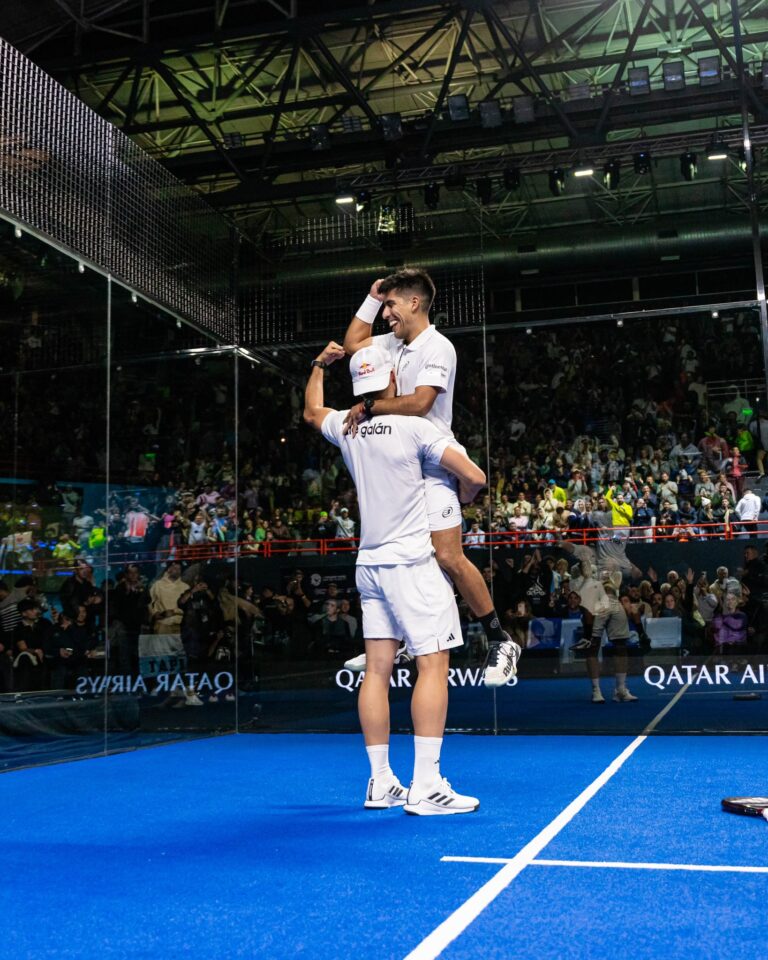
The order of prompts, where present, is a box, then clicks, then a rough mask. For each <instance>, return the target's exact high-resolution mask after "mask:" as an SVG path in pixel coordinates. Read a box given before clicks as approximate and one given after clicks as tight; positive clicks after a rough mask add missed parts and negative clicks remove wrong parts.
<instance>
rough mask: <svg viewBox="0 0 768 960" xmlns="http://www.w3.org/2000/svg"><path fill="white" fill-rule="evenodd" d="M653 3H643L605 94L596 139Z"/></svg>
mask: <svg viewBox="0 0 768 960" xmlns="http://www.w3.org/2000/svg"><path fill="white" fill-rule="evenodd" d="M652 2H653V0H645V2H644V3H643V6H642V9H641V10H640V13H639V14H638V17H637V21H636V23H635V28H634V30H633V31H632V35H631V36H630V38H629V40H628V42H627V49H626V50H625V51H624V56H623V57H622V58H621V62H620V63H619V66H618V67H617V68H616V73H615V74H614V76H613V81H612V83H611V87H610V89H609V90H607V91H606V93H605V102H604V104H603V109H602V112H601V114H600V119H599V120H598V121H597V126H596V127H595V138H596V139H599V138H600V137H601V136H602V133H603V128H604V126H605V121H606V120H607V119H608V111H609V110H610V109H611V101H612V100H613V95H614V94H615V93H616V91H617V90H618V88H619V84H620V83H621V81H622V79H623V77H624V71H625V69H626V67H627V64H628V63H629V61H630V60H631V59H632V54H633V53H634V52H635V45H636V44H637V41H638V38H639V37H640V33H641V31H642V29H643V27H644V26H645V20H646V17H647V15H648V10H649V8H650V6H651V3H652Z"/></svg>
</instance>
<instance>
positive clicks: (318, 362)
mask: <svg viewBox="0 0 768 960" xmlns="http://www.w3.org/2000/svg"><path fill="white" fill-rule="evenodd" d="M343 356H344V348H343V347H340V346H339V344H338V343H336V342H335V341H333V340H331V342H330V343H329V344H328V346H327V347H326V348H325V349H324V350H323V351H322V352H321V353H320V354H319V355H318V356H317V357H316V358H315V359H314V360H313V361H312V372H311V373H310V375H309V380H307V385H306V387H305V388H304V422H305V423H308V424H309V425H310V426H312V427H314V428H315V430H319V429H320V428H321V427H322V425H323V420H325V418H326V417H327V416H328V414H329V413H331V412H332V411H331V407H326V406H325V405H324V390H323V374H324V372H325V368H326V367H328V366H330V365H331V364H332V363H333V362H334V361H335V360H340V359H341V358H342V357H343Z"/></svg>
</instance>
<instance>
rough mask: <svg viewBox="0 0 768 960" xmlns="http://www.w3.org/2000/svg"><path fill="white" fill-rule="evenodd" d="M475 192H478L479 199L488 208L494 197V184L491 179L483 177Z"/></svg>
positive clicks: (478, 182) (476, 185)
mask: <svg viewBox="0 0 768 960" xmlns="http://www.w3.org/2000/svg"><path fill="white" fill-rule="evenodd" d="M475 190H476V191H477V199H478V200H479V201H480V203H481V204H482V205H483V206H484V207H487V206H488V204H489V203H490V202H491V197H492V196H493V182H492V181H491V179H490V177H481V178H480V179H479V180H478V181H477V183H476V184H475Z"/></svg>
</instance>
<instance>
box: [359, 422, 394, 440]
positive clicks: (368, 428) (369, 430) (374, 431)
mask: <svg viewBox="0 0 768 960" xmlns="http://www.w3.org/2000/svg"><path fill="white" fill-rule="evenodd" d="M358 433H359V435H360V436H361V437H368V436H371V437H372V436H375V435H379V434H382V433H392V427H390V426H389V424H386V423H375V424H374V423H371V424H367V423H364V424H363V425H362V427H360V430H359V431H358Z"/></svg>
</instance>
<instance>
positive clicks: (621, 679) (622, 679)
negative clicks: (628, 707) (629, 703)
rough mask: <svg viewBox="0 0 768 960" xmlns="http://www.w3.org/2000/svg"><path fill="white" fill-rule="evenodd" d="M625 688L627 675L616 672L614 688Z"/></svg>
mask: <svg viewBox="0 0 768 960" xmlns="http://www.w3.org/2000/svg"><path fill="white" fill-rule="evenodd" d="M626 688H627V675H626V673H617V674H616V689H617V690H626Z"/></svg>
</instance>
